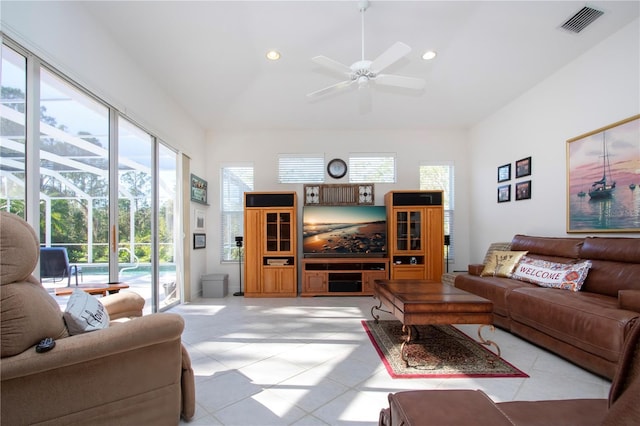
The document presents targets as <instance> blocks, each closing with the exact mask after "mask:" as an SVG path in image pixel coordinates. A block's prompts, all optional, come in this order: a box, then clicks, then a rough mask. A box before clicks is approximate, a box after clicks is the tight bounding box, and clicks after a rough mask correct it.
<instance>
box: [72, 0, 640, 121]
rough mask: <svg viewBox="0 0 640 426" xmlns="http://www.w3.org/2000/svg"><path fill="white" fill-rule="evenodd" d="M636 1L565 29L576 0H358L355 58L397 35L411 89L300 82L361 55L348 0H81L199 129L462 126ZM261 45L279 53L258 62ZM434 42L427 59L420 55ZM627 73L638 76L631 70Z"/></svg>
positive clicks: (602, 5)
mask: <svg viewBox="0 0 640 426" xmlns="http://www.w3.org/2000/svg"><path fill="white" fill-rule="evenodd" d="M639 4H640V3H639V2H637V1H621V2H612V1H594V2H589V4H588V5H589V6H590V7H593V8H596V9H599V10H601V11H603V12H604V15H602V16H601V17H600V18H598V19H596V20H595V21H594V22H593V23H592V24H591V25H590V26H588V27H587V28H585V29H584V30H583V31H582V32H580V33H579V34H575V33H571V32H568V31H566V30H564V29H561V28H560V26H561V25H562V24H563V23H564V22H565V21H566V20H567V19H568V18H570V17H571V16H572V15H574V14H575V13H576V12H577V11H579V10H580V9H581V8H582V7H584V6H585V3H584V2H582V1H548V2H544V1H530V2H527V1H513V2H508V1H496V2H484V1H469V2H465V1H375V0H373V1H371V3H370V5H369V7H368V9H367V10H366V12H365V15H364V17H365V28H364V38H365V43H364V45H365V49H364V50H365V58H366V59H370V60H373V59H375V58H376V57H377V56H378V55H379V54H381V53H382V52H383V51H385V50H386V49H388V48H389V47H390V46H391V45H392V44H394V43H395V42H397V41H402V42H404V43H406V44H407V45H409V46H410V47H411V48H412V49H413V50H412V51H411V52H410V53H409V54H408V55H407V56H406V57H404V58H402V59H401V60H400V61H398V62H396V63H395V64H393V65H392V66H390V67H389V68H388V69H386V70H385V72H386V73H393V74H401V75H406V76H413V77H420V78H423V79H425V80H426V86H425V88H424V89H423V90H421V91H413V90H408V89H397V88H392V87H383V86H379V85H375V84H372V85H371V87H369V89H366V90H370V91H371V92H370V94H371V104H370V108H369V109H367V108H364V109H363V108H362V107H361V105H360V100H361V98H360V94H359V93H358V89H356V88H355V86H356V85H352V86H350V88H349V89H347V90H344V91H342V92H339V93H335V94H331V95H328V96H326V97H323V98H320V99H309V98H307V96H306V94H307V93H309V92H312V91H315V90H318V89H321V88H323V87H326V86H329V85H332V84H335V83H338V82H339V81H341V80H343V78H342V77H341V76H340V75H339V74H337V73H334V72H331V71H328V70H326V69H323V68H322V67H320V66H318V65H316V64H315V63H314V62H312V61H311V58H312V57H314V56H317V55H324V56H327V57H329V58H331V59H334V60H336V61H338V62H341V63H343V64H345V65H351V64H352V63H354V62H356V61H358V60H360V59H361V49H362V40H361V33H362V31H361V15H360V12H359V7H358V2H357V1H278V2H275V1H193V2H192V1H118V2H112V1H88V2H83V3H78V7H85V8H86V9H87V10H88V11H89V13H91V14H92V15H93V16H94V17H95V19H97V20H98V21H99V22H100V25H103V26H104V28H105V30H106V31H108V32H109V33H110V35H111V36H112V37H113V39H114V40H115V41H116V43H118V45H119V47H120V48H121V49H123V50H124V51H126V52H127V53H128V55H129V56H130V57H131V60H132V61H134V62H135V63H136V64H137V65H138V66H139V67H140V68H141V69H142V70H143V72H144V73H145V74H146V75H148V77H149V78H150V79H152V80H153V81H155V83H156V84H158V85H159V86H160V87H161V88H162V89H163V90H165V91H166V92H167V94H168V95H169V96H170V97H171V98H172V99H173V100H175V102H176V103H177V104H179V105H180V106H181V107H182V108H183V109H184V110H185V111H186V112H187V113H188V114H189V115H190V116H192V117H193V118H194V119H195V120H196V121H197V122H198V123H199V124H200V125H201V126H202V127H203V128H205V129H212V130H220V129H343V130H348V129H394V128H403V129H421V128H427V127H428V128H433V127H438V128H443V127H445V128H446V127H463V128H464V127H468V126H470V125H473V124H474V123H476V122H478V121H479V120H482V119H483V118H485V117H487V116H488V115H490V114H491V113H493V112H495V111H496V110H497V109H499V108H500V107H502V106H504V105H505V104H506V103H508V102H509V101H511V100H513V99H515V98H516V97H518V96H519V95H521V94H523V93H524V92H526V91H527V90H528V89H530V88H532V87H533V86H535V85H536V84H537V83H539V82H541V81H542V80H544V79H545V78H546V77H548V76H549V75H551V74H552V73H553V72H555V71H557V70H559V69H560V68H562V67H563V66H565V65H566V64H568V63H569V62H571V61H572V60H574V59H575V58H577V57H578V56H580V55H581V54H582V53H584V52H586V51H587V50H589V49H591V48H592V47H594V46H595V45H597V44H598V43H599V42H601V41H602V40H603V39H605V38H606V37H608V36H610V35H611V34H613V33H615V32H616V31H618V30H619V29H621V28H622V27H623V26H625V25H627V24H628V23H630V22H631V21H633V20H634V19H636V18H637V17H638V14H639ZM269 49H277V50H278V51H279V52H280V53H281V55H282V56H281V59H280V60H279V61H275V62H272V61H268V60H267V59H266V58H265V54H266V52H267V51H268V50H269ZM429 49H432V50H435V51H437V53H438V56H437V57H436V58H435V59H434V60H432V61H425V60H423V59H421V55H422V53H423V52H424V51H426V50H429ZM639 78H640V76H639Z"/></svg>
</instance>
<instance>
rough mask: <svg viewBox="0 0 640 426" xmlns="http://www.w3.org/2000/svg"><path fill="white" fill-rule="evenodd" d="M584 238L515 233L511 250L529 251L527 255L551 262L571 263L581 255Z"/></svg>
mask: <svg viewBox="0 0 640 426" xmlns="http://www.w3.org/2000/svg"><path fill="white" fill-rule="evenodd" d="M583 241H584V238H563V237H559V238H556V237H531V236H528V235H521V234H518V235H515V236H514V237H513V240H512V241H511V250H521V251H527V252H528V253H527V257H530V258H533V259H543V260H548V261H551V262H560V263H571V262H575V261H576V260H577V259H578V258H579V257H580V248H581V247H582V243H583Z"/></svg>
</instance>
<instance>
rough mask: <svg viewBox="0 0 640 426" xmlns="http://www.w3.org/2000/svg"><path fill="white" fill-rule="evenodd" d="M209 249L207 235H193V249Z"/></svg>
mask: <svg viewBox="0 0 640 426" xmlns="http://www.w3.org/2000/svg"><path fill="white" fill-rule="evenodd" d="M205 247H207V234H193V248H194V249H203V248H205Z"/></svg>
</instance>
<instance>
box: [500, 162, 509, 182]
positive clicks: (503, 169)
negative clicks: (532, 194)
mask: <svg viewBox="0 0 640 426" xmlns="http://www.w3.org/2000/svg"><path fill="white" fill-rule="evenodd" d="M508 180H511V163H509V164H505V165H504V166H500V167H498V182H506V181H508Z"/></svg>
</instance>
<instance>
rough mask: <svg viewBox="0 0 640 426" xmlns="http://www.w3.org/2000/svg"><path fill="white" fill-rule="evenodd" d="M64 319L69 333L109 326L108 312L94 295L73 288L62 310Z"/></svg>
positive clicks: (73, 333)
mask: <svg viewBox="0 0 640 426" xmlns="http://www.w3.org/2000/svg"><path fill="white" fill-rule="evenodd" d="M64 321H65V323H66V324H67V329H68V330H69V334H71V335H72V336H73V335H75V334H80V333H86V332H89V331H94V330H100V329H102V328H107V327H108V326H109V313H108V312H107V310H106V309H105V308H104V305H103V304H102V303H101V302H100V301H99V300H98V299H97V298H95V297H94V296H91V295H89V293H85V292H84V291H82V290H80V289H77V290H74V291H73V293H72V294H71V297H70V298H69V301H68V302H67V308H66V309H65V311H64Z"/></svg>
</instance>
